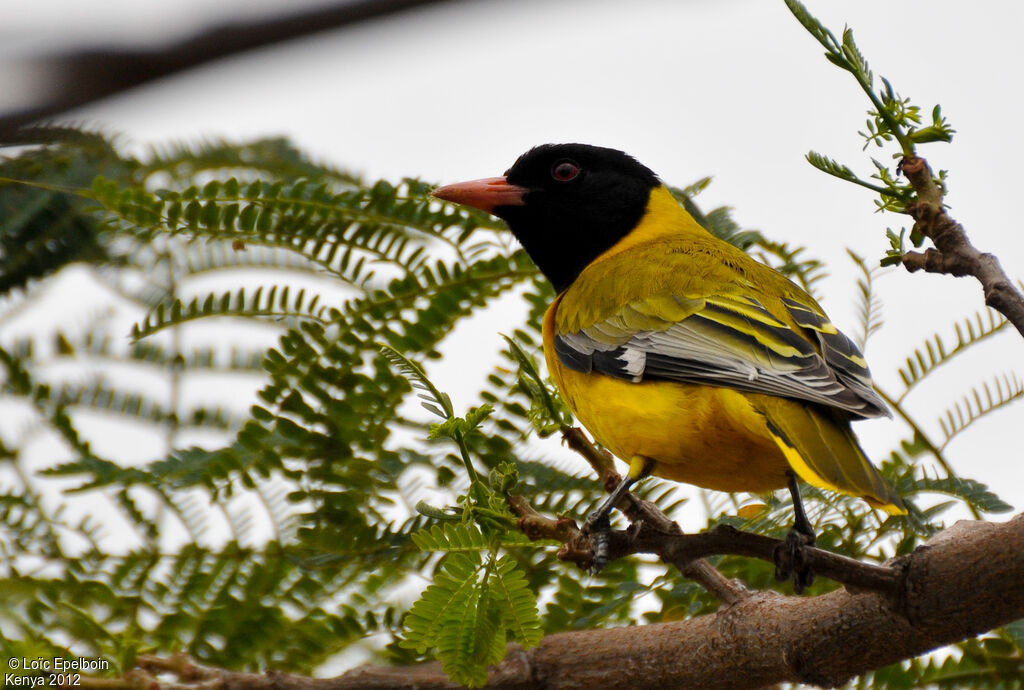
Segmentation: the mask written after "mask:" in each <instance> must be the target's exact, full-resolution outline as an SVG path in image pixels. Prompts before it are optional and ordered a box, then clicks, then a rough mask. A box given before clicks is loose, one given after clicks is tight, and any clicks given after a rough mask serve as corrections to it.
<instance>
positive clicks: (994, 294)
mask: <svg viewBox="0 0 1024 690" xmlns="http://www.w3.org/2000/svg"><path fill="white" fill-rule="evenodd" d="M900 169H901V170H902V171H903V173H904V174H905V175H906V176H907V179H908V180H909V181H910V184H911V185H912V186H913V187H914V191H915V192H916V193H917V201H915V202H914V203H911V204H907V213H909V214H910V216H911V217H912V218H913V219H914V229H915V230H918V231H919V232H920V233H921V234H923V235H924V236H925V237H927V238H928V239H930V240H931V241H932V243H934V245H935V248H934V249H931V248H929V249H926V250H925V251H923V252H915V251H910V252H907V253H905V254H904V255H903V265H904V267H906V269H907V270H908V271H910V272H911V273H913V272H914V271H921V270H923V271H927V272H929V273H945V274H948V275H952V276H974V277H975V278H976V279H977V280H978V282H979V283H981V287H982V290H984V292H985V304H987V305H988V306H990V307H992V308H993V309H995V310H996V311H998V312H1000V313H1001V314H1002V315H1003V316H1005V317H1006V318H1007V319H1008V320H1009V321H1010V323H1012V324H1013V325H1014V326H1016V327H1017V330H1018V331H1019V332H1020V334H1021V335H1022V336H1024V294H1021V292H1020V290H1017V289H1016V288H1015V287H1014V285H1013V283H1012V282H1011V281H1010V279H1009V277H1007V275H1006V272H1005V271H1004V270H1003V267H1002V266H1000V264H999V259H997V258H996V257H995V255H994V254H989V253H987V252H980V251H978V250H977V249H976V248H975V247H974V245H972V244H971V242H970V240H969V239H968V238H967V233H966V232H964V229H963V226H961V225H960V223H957V222H956V221H955V220H953V219H952V218H950V217H949V214H947V213H946V208H945V206H943V204H942V189H941V188H940V187H939V185H937V184H936V183H935V179H934V178H933V177H932V171H931V169H930V168H929V167H928V162H927V161H925V159H923V158H919V157H917V156H907V157H905V158H904V159H903V162H902V164H901V167H900Z"/></svg>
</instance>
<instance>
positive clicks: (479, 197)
mask: <svg viewBox="0 0 1024 690" xmlns="http://www.w3.org/2000/svg"><path fill="white" fill-rule="evenodd" d="M528 191H529V190H528V189H526V187H519V186H517V185H514V184H509V182H508V180H507V179H505V178H504V177H487V178H484V179H482V180H470V181H469V182H456V183H455V184H450V185H445V186H444V187H438V188H437V189H435V190H434V191H433V192H431V195H432V196H435V197H437V198H438V199H444V200H445V201H451V202H453V203H456V204H462V205H463V206H472V207H473V208H478V209H480V210H481V211H486V212H487V213H494V209H495V208H496V207H498V206H522V205H524V204H525V203H526V201H524V200H523V197H524V196H525V194H526V192H528Z"/></svg>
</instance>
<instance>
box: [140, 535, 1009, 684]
mask: <svg viewBox="0 0 1024 690" xmlns="http://www.w3.org/2000/svg"><path fill="white" fill-rule="evenodd" d="M894 568H896V569H897V570H898V571H899V580H898V582H899V587H898V589H897V590H896V591H895V593H896V594H897V596H895V597H894V596H890V595H888V594H882V593H878V592H870V593H865V592H853V591H850V590H847V589H841V590H837V591H834V592H831V593H829V594H824V595H822V596H817V597H787V596H782V595H780V594H777V593H774V592H757V593H753V594H750V595H749V596H745V597H743V598H742V599H740V600H738V601H737V602H736V603H735V604H733V605H731V606H726V607H723V608H722V609H721V610H720V611H718V612H716V613H714V614H710V615H707V616H701V617H699V618H694V619H690V620H685V621H675V622H671V623H657V624H652V625H643V626H630V627H623V628H611V629H606V630H587V631H575V632H566V633H558V634H555V635H549V636H548V637H546V638H544V639H543V640H542V641H541V643H540V645H539V646H537V647H536V648H534V649H530V650H523V649H521V648H520V647H518V646H516V645H510V647H509V654H508V656H507V657H506V658H505V660H504V661H503V662H502V663H501V664H499V665H498V666H496V667H493V668H492V669H491V673H490V680H489V683H488V685H487V687H488V688H501V689H503V690H508V689H515V690H518V689H520V688H523V689H525V688H542V689H547V690H555V689H561V688H602V690H615V689H616V688H636V689H642V688H665V687H673V688H690V687H693V688H708V689H714V688H735V689H740V688H760V687H764V686H766V685H771V684H773V683H787V682H788V683H811V684H816V685H826V686H831V685H838V684H841V683H843V682H845V681H846V680H848V679H849V678H851V677H852V676H855V675H857V674H860V673H864V672H866V671H869V670H871V669H875V668H879V667H882V666H885V665H887V664H891V663H895V662H897V661H900V660H902V659H907V658H911V657H914V656H918V655H920V654H923V653H925V652H928V651H929V650H932V649H935V648H936V647H940V646H942V645H946V644H951V643H953V642H957V641H959V640H963V639H966V638H969V637H973V636H975V635H978V634H980V633H983V632H985V631H988V630H991V629H992V628H995V627H998V626H1000V625H1005V624H1007V623H1010V622H1012V621H1014V620H1016V619H1018V618H1020V617H1022V616H1024V587H1020V586H1018V583H1020V582H1021V581H1024V515H1018V516H1017V517H1015V518H1013V519H1012V520H1011V521H1009V522H1006V523H988V522H967V521H965V522H958V523H957V524H955V525H954V526H953V527H951V528H949V529H947V530H945V531H944V532H941V533H940V534H938V535H936V536H935V537H934V538H932V539H931V540H930V541H929V542H928V543H927V544H926V545H924V546H922V547H919V548H918V549H916V550H915V551H914V552H913V553H912V554H910V555H909V556H906V557H904V558H901V559H900V560H899V561H897V562H896V564H894ZM172 659H174V657H172ZM159 661H160V660H156V659H154V658H153V657H140V659H139V666H140V667H141V669H142V670H143V671H145V672H146V673H150V674H152V673H164V674H168V673H169V674H171V675H172V676H174V678H175V680H173V681H171V682H169V683H167V682H161V683H160V687H164V688H172V689H175V690H185V689H186V688H189V689H192V690H196V689H198V688H201V687H213V685H216V687H218V688H223V689H225V690H230V689H233V688H260V689H267V690H272V689H273V690H276V689H282V690H348V689H354V688H412V687H416V688H428V689H440V688H445V689H448V688H455V687H458V686H456V685H454V684H452V683H451V682H449V681H448V680H447V678H446V677H445V676H444V674H443V673H442V672H441V669H440V666H439V665H438V664H436V663H430V664H421V665H417V666H413V667H409V668H386V667H373V666H363V667H360V668H357V669H353V670H351V671H349V672H347V673H345V674H343V675H341V676H338V677H337V678H316V679H314V678H305V677H303V676H297V675H291V674H284V673H276V672H267V673H263V674H258V673H238V672H232V671H225V670H222V669H209V668H207V667H202V666H199V665H197V664H195V663H194V662H188V663H187V664H186V665H182V664H183V663H184V662H183V661H182V660H181V659H180V658H179V659H178V660H177V661H175V663H166V662H165V663H162V664H161V663H158V662H159ZM177 669H180V670H177ZM131 673H137V671H133V672H131ZM214 680H215V683H213V684H211V681H214Z"/></svg>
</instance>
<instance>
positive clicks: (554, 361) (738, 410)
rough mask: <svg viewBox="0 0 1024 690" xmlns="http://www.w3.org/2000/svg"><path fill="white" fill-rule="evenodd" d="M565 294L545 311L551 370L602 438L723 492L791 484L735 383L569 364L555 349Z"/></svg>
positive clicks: (676, 476)
mask: <svg viewBox="0 0 1024 690" xmlns="http://www.w3.org/2000/svg"><path fill="white" fill-rule="evenodd" d="M560 301H561V298H560V297H559V298H557V299H556V300H555V301H554V302H553V303H552V305H551V306H550V307H549V308H548V311H547V313H546V314H545V316H544V356H545V359H546V360H547V365H548V371H549V372H550V373H551V377H552V379H553V380H554V382H555V385H556V386H558V389H559V390H560V391H561V392H562V396H563V397H564V398H565V401H566V403H567V404H568V405H569V407H570V408H571V409H572V410H573V412H574V413H575V415H576V417H577V419H579V421H580V422H581V423H582V424H583V426H585V427H586V428H587V430H588V431H590V433H591V434H593V436H594V438H595V440H597V442H598V443H600V444H601V445H602V446H604V447H605V448H607V449H608V450H609V451H611V452H612V453H613V454H614V455H616V456H617V457H619V458H621V459H623V460H625V461H627V462H628V461H629V460H630V459H631V458H632V457H633V456H636V455H641V456H643V457H646V458H650V459H651V460H653V461H654V462H655V466H654V474H656V475H658V476H660V477H665V478H667V479H672V480H675V481H680V482H686V483H688V484H695V485H697V486H702V487H704V488H707V489H717V490H720V491H753V492H762V491H769V490H773V489H777V488H781V487H783V486H785V485H786V470H787V469H788V467H789V465H788V463H787V462H786V458H785V456H784V455H783V454H782V452H781V451H780V450H779V448H778V445H777V444H776V442H775V441H774V439H773V438H772V436H771V435H770V434H769V433H768V429H767V426H766V424H765V419H764V417H763V416H762V415H761V414H759V413H758V412H756V411H755V410H754V409H753V407H752V406H751V405H750V403H749V402H748V401H747V398H746V397H745V396H744V395H743V394H742V393H739V392H737V391H734V390H730V389H727V388H714V387H710V386H698V385H692V384H685V383H676V382H668V381H643V382H639V383H633V382H630V381H626V380H623V379H618V378H614V377H611V376H605V375H603V374H597V373H589V374H584V373H581V372H578V371H573V370H572V369H568V368H566V367H564V366H562V364H561V362H560V361H559V360H558V356H557V355H556V354H555V349H554V338H555V315H556V313H557V310H558V306H559V303H560Z"/></svg>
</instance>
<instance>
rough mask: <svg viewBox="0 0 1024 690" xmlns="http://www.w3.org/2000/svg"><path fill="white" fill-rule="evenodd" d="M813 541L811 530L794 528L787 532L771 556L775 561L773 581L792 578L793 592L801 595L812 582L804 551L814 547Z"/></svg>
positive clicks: (811, 572)
mask: <svg viewBox="0 0 1024 690" xmlns="http://www.w3.org/2000/svg"><path fill="white" fill-rule="evenodd" d="M815 541H816V538H815V536H814V531H813V530H810V529H801V528H800V526H796V527H794V528H793V529H791V530H789V532H788V533H787V534H786V538H785V539H784V540H783V541H782V543H781V544H779V545H778V546H776V547H775V552H774V554H772V555H773V560H774V561H775V579H777V580H788V579H789V578H790V576H792V577H793V591H795V592H796V593H797V594H801V593H803V591H804V590H805V589H807V588H808V587H810V586H811V583H813V582H814V571H812V570H811V568H810V566H808V565H807V559H806V557H805V551H804V549H806V548H807V547H810V546H814V543H815Z"/></svg>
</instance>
